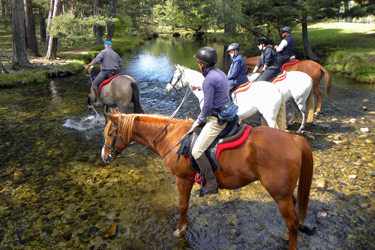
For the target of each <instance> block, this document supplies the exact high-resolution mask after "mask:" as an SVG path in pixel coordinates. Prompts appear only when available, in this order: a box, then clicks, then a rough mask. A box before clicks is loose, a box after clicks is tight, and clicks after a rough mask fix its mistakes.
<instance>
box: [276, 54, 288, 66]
mask: <svg viewBox="0 0 375 250" xmlns="http://www.w3.org/2000/svg"><path fill="white" fill-rule="evenodd" d="M288 61H289V58H287V59H285V58H284V57H282V56H278V57H277V62H276V67H278V68H279V69H281V67H282V66H283V65H284V63H286V62H288Z"/></svg>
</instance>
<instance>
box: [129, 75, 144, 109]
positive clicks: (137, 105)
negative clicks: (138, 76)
mask: <svg viewBox="0 0 375 250" xmlns="http://www.w3.org/2000/svg"><path fill="white" fill-rule="evenodd" d="M131 85H132V100H131V102H132V103H133V104H134V113H144V112H143V109H142V106H141V94H140V93H139V86H138V84H137V82H135V81H131Z"/></svg>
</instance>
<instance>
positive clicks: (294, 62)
mask: <svg viewBox="0 0 375 250" xmlns="http://www.w3.org/2000/svg"><path fill="white" fill-rule="evenodd" d="M298 62H299V60H295V61H293V62H288V63H284V64H283V66H282V67H281V70H284V69H285V67H286V66H291V65H294V64H296V63H298Z"/></svg>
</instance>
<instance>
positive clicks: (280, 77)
mask: <svg viewBox="0 0 375 250" xmlns="http://www.w3.org/2000/svg"><path fill="white" fill-rule="evenodd" d="M285 78H286V71H283V73H281V75H279V76H278V77H276V78H275V79H273V81H272V83H273V84H275V83H277V82H280V81H282V80H285Z"/></svg>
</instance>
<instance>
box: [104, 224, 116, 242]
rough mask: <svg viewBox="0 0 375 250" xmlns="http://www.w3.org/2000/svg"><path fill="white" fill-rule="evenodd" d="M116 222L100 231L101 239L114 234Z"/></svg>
mask: <svg viewBox="0 0 375 250" xmlns="http://www.w3.org/2000/svg"><path fill="white" fill-rule="evenodd" d="M116 231H117V224H111V225H110V226H109V228H108V229H107V230H105V231H104V232H103V233H102V237H103V239H108V238H112V237H113V236H115V235H116Z"/></svg>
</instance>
